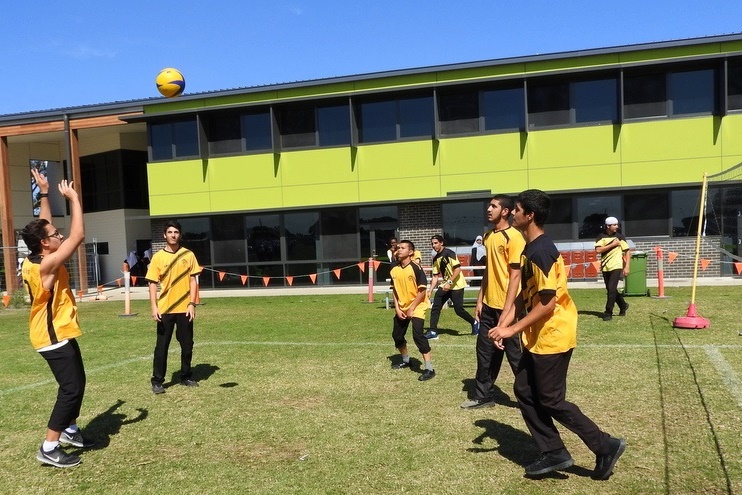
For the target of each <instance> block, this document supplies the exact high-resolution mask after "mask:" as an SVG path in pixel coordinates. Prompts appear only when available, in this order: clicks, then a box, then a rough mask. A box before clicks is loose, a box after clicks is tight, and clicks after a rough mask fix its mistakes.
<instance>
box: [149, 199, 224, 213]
mask: <svg viewBox="0 0 742 495" xmlns="http://www.w3.org/2000/svg"><path fill="white" fill-rule="evenodd" d="M210 211H212V209H211V203H210V201H209V193H191V194H156V195H153V194H150V196H149V213H150V215H152V216H155V217H156V216H165V215H173V216H182V215H191V214H202V213H209V212H210Z"/></svg>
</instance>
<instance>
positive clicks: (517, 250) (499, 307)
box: [461, 194, 526, 409]
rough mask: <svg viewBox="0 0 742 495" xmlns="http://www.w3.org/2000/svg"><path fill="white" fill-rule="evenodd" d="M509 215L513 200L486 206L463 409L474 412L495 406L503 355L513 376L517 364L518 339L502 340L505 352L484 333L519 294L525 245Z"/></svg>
mask: <svg viewBox="0 0 742 495" xmlns="http://www.w3.org/2000/svg"><path fill="white" fill-rule="evenodd" d="M512 211H513V198H511V197H510V196H507V195H504V194H498V195H496V196H495V197H493V198H492V200H490V203H489V206H487V220H488V221H489V222H490V223H491V224H492V226H493V228H492V230H491V231H489V232H487V234H486V235H485V236H484V245H485V247H486V254H485V259H486V263H485V265H486V267H487V268H486V269H485V270H484V275H483V276H482V286H481V288H480V289H479V294H478V295H477V309H476V310H475V316H476V318H477V320H478V321H479V322H480V325H481V327H480V334H479V336H478V337H477V348H476V353H477V374H476V377H475V380H474V382H475V386H474V391H473V393H472V398H471V399H470V400H467V401H464V402H463V403H462V404H461V407H462V408H464V409H476V408H480V407H491V406H494V405H495V385H494V383H495V380H497V376H498V375H499V374H500V368H501V366H502V358H503V355H507V358H508V363H509V364H510V369H511V370H513V374H514V375H515V374H516V372H517V369H518V362H519V361H520V356H521V349H520V339H518V337H511V338H507V339H504V343H505V351H504V352H503V351H502V350H501V349H498V348H497V346H495V344H494V343H493V342H492V340H490V338H489V337H488V335H487V332H488V331H489V329H490V328H493V327H496V326H497V325H498V323H499V321H500V320H501V319H502V316H503V313H507V312H508V311H509V310H510V307H511V306H512V305H513V304H514V303H515V297H516V295H517V294H518V292H519V291H520V255H521V253H523V249H524V248H525V246H526V241H525V239H524V238H523V234H521V233H520V232H519V231H518V230H517V229H515V228H513V227H511V226H510V222H509V221H508V219H509V218H510V213H511V212H512Z"/></svg>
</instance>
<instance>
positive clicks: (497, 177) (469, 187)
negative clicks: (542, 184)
mask: <svg viewBox="0 0 742 495" xmlns="http://www.w3.org/2000/svg"><path fill="white" fill-rule="evenodd" d="M441 189H442V190H443V191H445V194H444V196H445V195H447V194H448V193H457V192H458V193H463V192H467V191H490V194H492V195H494V194H498V193H506V194H507V193H517V192H521V191H522V190H524V189H528V172H527V171H526V170H492V171H489V172H487V173H479V174H474V173H472V174H467V175H447V176H443V177H441Z"/></svg>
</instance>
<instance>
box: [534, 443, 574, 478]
mask: <svg viewBox="0 0 742 495" xmlns="http://www.w3.org/2000/svg"><path fill="white" fill-rule="evenodd" d="M574 463H575V460H574V459H572V456H571V455H569V452H568V451H567V449H564V448H562V449H559V450H552V451H550V452H543V453H542V454H541V456H540V457H539V458H538V459H536V462H534V463H532V464H529V465H528V466H526V474H527V475H528V476H539V475H541V474H546V473H550V472H552V471H561V470H562V469H567V468H568V467H571V466H573V465H574Z"/></svg>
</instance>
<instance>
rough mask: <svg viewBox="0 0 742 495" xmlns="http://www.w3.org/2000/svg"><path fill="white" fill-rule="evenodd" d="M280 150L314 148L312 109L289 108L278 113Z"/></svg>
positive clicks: (314, 125)
mask: <svg viewBox="0 0 742 495" xmlns="http://www.w3.org/2000/svg"><path fill="white" fill-rule="evenodd" d="M278 129H279V132H280V133H281V148H302V147H307V146H315V145H316V144H317V140H316V137H315V130H316V124H315V121H314V107H302V106H289V107H285V108H281V109H280V110H279V111H278Z"/></svg>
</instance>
